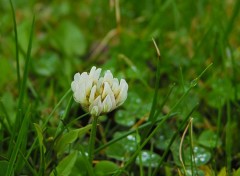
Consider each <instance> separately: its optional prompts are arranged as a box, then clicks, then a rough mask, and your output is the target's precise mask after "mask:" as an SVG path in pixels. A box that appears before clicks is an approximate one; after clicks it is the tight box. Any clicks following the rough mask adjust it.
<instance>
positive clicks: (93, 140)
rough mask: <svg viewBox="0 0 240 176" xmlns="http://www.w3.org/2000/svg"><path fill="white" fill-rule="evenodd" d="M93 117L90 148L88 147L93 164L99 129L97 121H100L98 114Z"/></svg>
mask: <svg viewBox="0 0 240 176" xmlns="http://www.w3.org/2000/svg"><path fill="white" fill-rule="evenodd" d="M92 118H93V122H92V129H91V134H90V141H89V148H88V155H89V162H90V164H92V161H93V154H94V144H95V138H96V131H97V122H98V117H97V116H92Z"/></svg>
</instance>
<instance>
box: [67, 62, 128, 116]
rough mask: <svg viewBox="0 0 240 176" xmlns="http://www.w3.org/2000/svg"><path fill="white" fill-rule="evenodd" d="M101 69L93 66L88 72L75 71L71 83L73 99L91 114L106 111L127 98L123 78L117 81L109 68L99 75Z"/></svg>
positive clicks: (126, 85)
mask: <svg viewBox="0 0 240 176" xmlns="http://www.w3.org/2000/svg"><path fill="white" fill-rule="evenodd" d="M101 71H102V69H101V68H98V69H97V68H96V67H95V66H93V67H92V69H91V71H90V73H87V72H83V73H81V74H80V73H76V74H75V75H74V80H73V81H72V84H71V88H72V91H73V97H74V100H75V101H76V102H78V103H80V104H81V106H82V108H83V109H84V110H85V111H88V112H89V113H90V114H91V115H93V116H99V115H101V114H105V113H108V112H110V111H112V110H114V109H116V108H117V107H118V106H120V105H122V104H123V103H124V101H125V100H126V99H127V91H128V84H127V82H126V81H125V79H121V80H120V81H119V80H118V79H117V78H114V77H113V75H112V73H111V71H110V70H107V71H106V72H105V74H104V76H103V77H100V74H101Z"/></svg>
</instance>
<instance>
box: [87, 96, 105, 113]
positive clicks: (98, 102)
mask: <svg viewBox="0 0 240 176" xmlns="http://www.w3.org/2000/svg"><path fill="white" fill-rule="evenodd" d="M94 106H97V107H98V115H99V114H101V112H102V102H101V96H100V95H99V96H98V97H97V98H96V99H95V100H94V101H93V102H92V103H91V104H90V106H89V112H90V113H91V111H92V109H93V107H94ZM93 115H95V114H93Z"/></svg>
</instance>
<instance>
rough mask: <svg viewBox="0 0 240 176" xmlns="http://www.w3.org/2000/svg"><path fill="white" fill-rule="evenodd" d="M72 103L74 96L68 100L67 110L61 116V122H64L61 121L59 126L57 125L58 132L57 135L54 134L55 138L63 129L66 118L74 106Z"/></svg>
mask: <svg viewBox="0 0 240 176" xmlns="http://www.w3.org/2000/svg"><path fill="white" fill-rule="evenodd" d="M72 104H73V96H71V97H70V99H69V101H68V104H67V107H66V109H65V111H64V114H63V116H62V118H61V122H62V123H59V124H58V127H57V130H56V132H55V135H54V136H55V137H54V138H56V137H57V136H58V134H59V132H60V131H61V129H62V128H63V125H64V124H63V123H64V120H65V119H66V117H67V115H68V114H69V111H70V109H71V107H72Z"/></svg>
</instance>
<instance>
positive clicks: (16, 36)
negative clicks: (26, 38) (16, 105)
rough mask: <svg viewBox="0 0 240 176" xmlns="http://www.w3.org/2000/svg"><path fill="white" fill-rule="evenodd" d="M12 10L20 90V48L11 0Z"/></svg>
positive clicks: (19, 86)
mask: <svg viewBox="0 0 240 176" xmlns="http://www.w3.org/2000/svg"><path fill="white" fill-rule="evenodd" d="M10 5H11V10H12V17H13V25H14V33H15V36H14V39H15V48H16V67H17V81H18V90H19V91H20V88H21V75H20V68H19V49H18V33H17V22H16V16H15V9H14V7H13V3H12V0H10Z"/></svg>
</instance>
